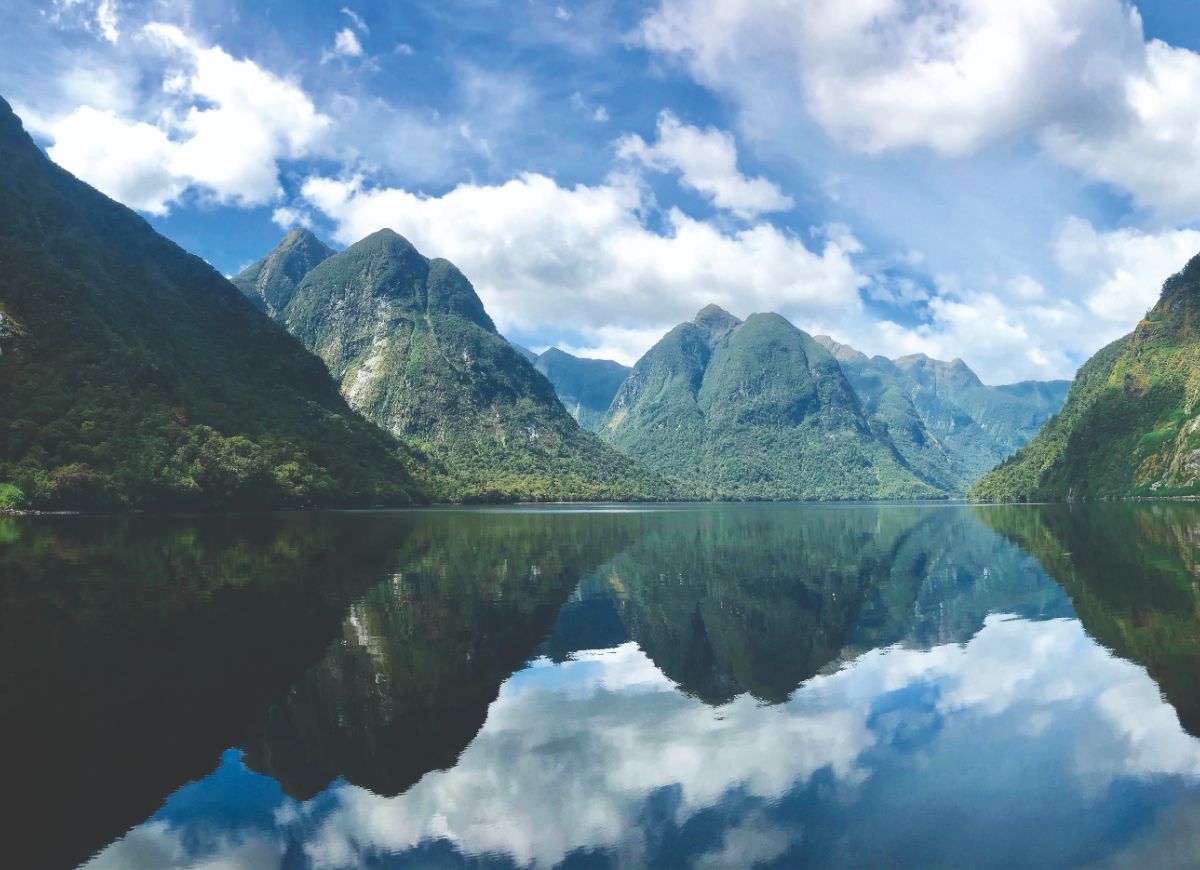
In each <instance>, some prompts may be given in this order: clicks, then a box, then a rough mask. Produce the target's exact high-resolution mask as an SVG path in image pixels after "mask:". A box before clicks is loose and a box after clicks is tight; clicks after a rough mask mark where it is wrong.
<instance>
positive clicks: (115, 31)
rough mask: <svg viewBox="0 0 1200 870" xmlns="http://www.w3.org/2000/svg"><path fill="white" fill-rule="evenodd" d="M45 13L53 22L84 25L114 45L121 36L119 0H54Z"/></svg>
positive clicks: (63, 25) (60, 25) (65, 25)
mask: <svg viewBox="0 0 1200 870" xmlns="http://www.w3.org/2000/svg"><path fill="white" fill-rule="evenodd" d="M43 14H44V15H45V16H46V18H47V20H49V21H50V23H51V24H54V25H56V26H59V27H67V26H77V27H83V28H84V29H86V30H88V31H90V32H92V33H97V34H99V36H100V38H102V39H104V40H105V41H106V42H110V43H112V44H114V45H115V44H116V43H117V42H118V41H119V40H120V38H121V31H120V24H121V20H120V14H119V13H118V11H117V0H52V2H51V3H50V4H49V8H48V9H47V10H46V11H44V12H43Z"/></svg>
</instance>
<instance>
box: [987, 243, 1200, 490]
mask: <svg viewBox="0 0 1200 870" xmlns="http://www.w3.org/2000/svg"><path fill="white" fill-rule="evenodd" d="M1198 399H1200V257H1195V258H1193V259H1192V260H1191V262H1189V263H1188V264H1187V266H1186V267H1185V268H1184V269H1183V271H1182V272H1179V273H1178V274H1176V275H1173V276H1172V277H1170V278H1168V279H1167V281H1166V283H1165V284H1164V285H1163V289H1162V294H1161V296H1160V298H1159V300H1158V303H1157V304H1156V305H1155V306H1154V307H1153V308H1152V309H1150V311H1149V313H1148V314H1147V315H1146V317H1145V319H1144V320H1142V322H1141V323H1139V324H1138V325H1137V328H1136V329H1135V330H1134V331H1133V332H1131V333H1130V334H1129V335H1127V336H1125V337H1124V338H1121V339H1118V340H1117V341H1115V342H1113V343H1112V344H1110V345H1108V346H1107V347H1105V348H1103V349H1102V350H1100V351H1099V352H1098V353H1097V354H1096V355H1095V356H1093V357H1092V358H1091V359H1090V360H1088V361H1087V362H1086V363H1084V365H1083V367H1082V368H1080V370H1079V374H1078V375H1077V376H1076V378H1075V383H1074V385H1073V386H1072V387H1071V392H1070V395H1069V396H1068V397H1067V403H1066V405H1064V406H1063V409H1062V411H1061V412H1060V413H1059V414H1058V415H1057V416H1056V417H1054V418H1053V419H1051V420H1050V421H1049V422H1048V423H1047V424H1046V425H1045V427H1043V429H1042V431H1041V432H1039V433H1038V436H1037V437H1036V438H1034V439H1033V440H1032V441H1030V442H1029V444H1027V445H1026V446H1025V447H1024V448H1022V449H1021V450H1019V451H1018V452H1017V453H1016V454H1015V455H1014V456H1012V457H1011V458H1010V459H1009V460H1007V461H1006V462H1004V463H1003V464H1001V465H1000V466H998V467H997V468H995V469H993V470H992V471H990V472H988V473H987V474H986V475H984V476H983V477H982V478H981V479H980V480H979V482H978V483H976V484H975V486H974V487H972V488H971V491H970V493H969V494H970V496H971V498H973V499H976V500H980V501H1057V500H1061V499H1072V498H1111V497H1123V496H1146V495H1160V496H1166V495H1194V494H1197V493H1200V405H1198V403H1197V400H1198Z"/></svg>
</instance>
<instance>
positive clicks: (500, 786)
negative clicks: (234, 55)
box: [91, 614, 1200, 867]
mask: <svg viewBox="0 0 1200 870" xmlns="http://www.w3.org/2000/svg"><path fill="white" fill-rule="evenodd" d="M368 640H369V639H368ZM1064 663H1069V666H1064ZM1039 735H1042V736H1041V739H1036V740H1035V739H1030V738H1031V737H1037V736H1039ZM906 741H908V742H907V745H906ZM914 742H915V743H916V744H918V745H914ZM980 745H988V746H990V747H993V749H994V752H993V753H991V755H990V757H989V758H980V757H979V755H978V747H979V746H980ZM1014 757H1015V758H1019V759H1020V760H1021V762H1022V764H1021V765H1018V766H1017V767H1016V768H1011V767H1009V765H1010V764H1011V760H1012V759H1013V758H1014ZM964 762H966V763H964ZM1030 771H1033V772H1034V773H1033V774H1032V776H1033V777H1034V779H1033V780H1032V781H1031V780H1030V778H1029V777H1030V775H1031V774H1030ZM818 774H820V775H821V776H820V782H821V785H820V788H819V789H817V790H816V791H815V792H810V793H809V795H810V799H811V800H813V801H815V802H816V803H817V807H816V808H815V809H816V810H817V812H816V814H815V815H816V817H817V818H819V819H820V820H821V822H820V823H821V824H822V825H824V826H825V829H826V830H829V829H830V828H832V829H834V830H835V831H836V832H837V833H838V834H839V835H840V836H839V839H840V840H842V841H843V842H844V843H845V844H846V845H847V846H848V847H850V844H852V843H853V844H854V846H853V847H852V848H851V851H849V852H845V853H841V854H843V862H844V863H852V864H874V863H879V858H880V856H881V855H889V856H891V860H893V861H895V860H896V856H897V855H902V856H909V858H910V861H909V863H912V860H911V859H912V857H913V856H914V855H917V854H921V855H925V856H926V857H927V859H930V862H931V863H936V864H941V863H956V862H955V861H954V860H953V859H951V858H950V856H957V859H958V860H957V863H962V860H963V859H962V855H963V854H972V853H974V852H975V851H976V850H980V849H981V848H984V847H983V846H981V844H979V843H974V844H972V845H970V846H966V845H965V844H964V842H963V838H964V837H971V836H973V834H972V832H971V831H947V830H942V829H940V828H934V827H927V828H923V830H925V831H929V830H936V831H937V836H936V837H935V838H933V840H936V842H932V841H931V842H929V843H926V844H925V848H926V849H927V850H931V851H924V852H912V851H911V850H913V849H914V848H916V849H921V848H922V846H921V845H920V844H917V843H914V841H913V829H912V828H911V826H910V825H909V824H907V823H906V822H905V821H903V820H899V821H898V823H897V824H891V823H890V821H889V820H888V819H887V818H886V817H885V816H883V815H880V814H878V813H875V812H871V811H870V808H878V807H880V806H887V805H889V799H890V800H892V801H894V799H895V795H896V794H903V795H905V799H906V800H907V801H908V802H909V805H910V806H911V807H913V808H914V812H915V813H917V814H918V815H920V814H921V813H923V812H928V813H930V814H932V815H931V816H930V818H940V817H941V816H940V814H941V813H944V812H945V808H946V807H947V806H949V805H950V804H951V803H953V802H954V801H961V800H963V799H964V795H965V796H966V799H973V798H974V797H975V796H976V795H977V794H978V795H986V799H987V800H988V801H989V802H991V803H992V804H994V805H996V806H1000V807H1003V806H1006V805H1011V804H1018V803H1019V804H1020V805H1021V806H1022V807H1024V808H1027V809H1028V810H1029V814H1030V815H1029V817H1030V818H1037V817H1038V814H1039V813H1040V812H1048V811H1049V810H1051V809H1052V810H1053V812H1049V817H1052V820H1050V821H1048V822H1047V824H1049V825H1059V824H1061V823H1062V820H1063V819H1064V818H1066V819H1070V818H1071V817H1072V814H1078V815H1079V816H1081V817H1082V816H1083V815H1085V814H1092V813H1104V812H1113V811H1114V810H1115V809H1119V808H1120V806H1121V804H1120V801H1121V800H1122V799H1123V798H1122V795H1127V794H1128V791H1126V790H1125V789H1124V788H1122V787H1121V785H1119V784H1121V783H1123V782H1126V783H1127V782H1131V781H1134V782H1138V783H1139V786H1138V788H1139V789H1144V788H1153V787H1154V784H1155V783H1160V784H1162V786H1161V787H1163V788H1165V789H1167V790H1168V792H1167V793H1172V792H1173V793H1175V794H1177V793H1178V791H1177V789H1178V787H1179V785H1180V784H1194V783H1195V782H1196V781H1197V780H1198V779H1200V741H1197V740H1196V739H1195V738H1193V737H1191V736H1190V735H1188V734H1187V733H1186V732H1185V731H1184V730H1183V729H1182V728H1181V727H1180V723H1179V720H1178V717H1177V716H1176V714H1175V711H1174V709H1173V708H1172V707H1171V706H1170V705H1169V704H1168V703H1167V702H1166V701H1164V700H1163V698H1162V696H1161V694H1160V693H1159V691H1158V688H1157V686H1155V684H1154V682H1153V681H1152V680H1151V679H1150V677H1149V676H1148V675H1147V673H1146V672H1145V670H1143V669H1142V668H1140V667H1138V666H1135V665H1133V664H1131V663H1129V662H1127V661H1124V660H1121V659H1119V658H1116V657H1115V656H1113V655H1111V654H1110V653H1109V652H1108V651H1107V650H1106V649H1104V648H1103V647H1101V646H1100V645H1098V644H1097V643H1095V641H1093V640H1092V639H1091V638H1090V637H1089V636H1088V635H1087V633H1086V632H1085V631H1084V630H1083V627H1082V626H1081V625H1080V623H1079V622H1078V621H1077V620H1074V619H1058V620H1050V621H1044V622H1031V621H1026V620H1022V619H1016V618H1012V617H1006V616H1002V615H996V614H994V615H991V616H988V617H987V618H986V620H985V622H984V625H983V627H982V629H981V630H980V631H979V632H978V633H977V634H976V635H975V636H974V637H973V638H971V639H970V640H968V641H967V642H965V643H961V644H959V643H947V644H944V645H940V646H935V647H933V648H931V649H909V648H902V647H892V648H888V649H878V650H873V651H871V652H869V653H866V654H864V655H862V656H860V657H859V658H857V659H856V660H854V661H852V662H850V663H849V664H847V665H846V666H844V667H842V668H841V669H839V670H837V671H835V672H833V673H830V674H825V675H821V676H817V677H814V678H812V679H810V680H809V681H807V682H806V683H805V684H803V685H802V686H800V687H799V688H798V689H797V690H796V691H795V692H794V693H793V694H792V696H791V697H790V698H789V699H788V700H787V702H786V703H784V704H779V705H763V704H761V703H758V702H757V701H755V700H754V699H753V698H752V697H751V696H749V695H744V696H741V697H739V698H736V699H735V700H733V701H731V702H730V703H728V704H725V705H723V706H721V707H717V708H712V707H708V706H706V705H705V704H703V703H702V702H701V701H699V700H698V699H696V698H694V697H691V696H688V695H686V694H684V693H683V692H681V691H679V690H678V688H677V687H676V686H675V685H673V684H672V683H671V682H670V681H669V680H668V679H667V678H666V677H665V676H664V675H663V674H662V672H661V671H660V670H659V669H658V668H657V667H656V666H655V665H654V663H653V662H652V661H651V660H650V659H649V658H648V657H647V656H646V654H645V653H644V652H643V651H642V650H641V649H640V648H638V646H637V645H636V644H634V643H628V642H627V643H624V644H621V645H619V646H617V647H615V648H612V649H608V650H588V651H581V652H578V653H576V654H574V656H573V657H572V658H570V659H568V660H567V661H564V662H560V663H553V662H550V661H549V660H547V659H538V660H536V661H535V662H533V663H532V664H531V666H529V667H527V668H526V669H524V670H522V671H520V672H518V673H516V674H514V675H513V676H512V677H511V678H510V679H509V680H507V681H506V682H505V683H504V684H503V686H502V687H501V688H500V691H499V695H498V697H497V699H496V701H495V702H494V703H493V704H492V705H491V707H490V708H489V710H488V716H487V721H486V722H485V724H484V726H483V728H482V730H481V731H480V732H479V734H478V735H477V736H476V737H475V738H474V740H473V741H472V742H471V744H470V745H469V746H468V747H467V748H466V749H465V750H464V751H463V753H462V754H461V756H460V757H459V759H458V761H457V763H456V764H455V766H454V767H453V768H451V769H449V770H438V771H432V772H430V773H428V774H427V775H426V776H424V777H423V778H422V779H421V780H420V781H419V782H418V783H417V784H416V785H414V786H413V787H412V788H411V789H409V790H408V791H407V792H405V793H404V794H402V795H399V796H396V797H382V796H378V795H374V794H372V793H371V792H369V791H367V790H366V789H363V788H360V787H357V786H353V785H349V784H346V783H341V782H339V783H336V784H334V785H333V786H331V788H330V789H329V790H328V791H327V792H326V793H324V794H323V795H321V796H319V797H318V798H316V799H315V800H313V801H311V802H309V803H308V804H305V805H295V804H292V803H291V802H288V801H286V800H285V801H284V802H283V803H281V804H280V805H279V808H278V809H277V810H276V812H275V814H274V820H275V825H276V826H277V827H276V828H275V829H272V828H270V827H269V826H267V827H265V828H264V829H255V828H254V827H253V824H254V822H249V823H243V824H247V827H246V828H245V829H238V828H236V827H235V828H234V829H233V830H230V831H211V830H205V822H206V820H205V819H203V818H201V819H200V820H198V821H196V822H193V823H192V825H191V826H188V818H187V816H186V815H185V814H179V813H175V814H172V816H171V818H172V819H173V821H172V823H170V824H168V823H164V822H162V821H150V822H148V823H146V824H145V825H143V826H141V827H139V828H135V829H134V830H133V831H132V832H131V833H130V834H129V835H127V836H126V837H125V838H123V839H122V840H120V841H118V842H117V843H116V844H114V845H113V846H111V847H109V849H107V850H105V851H104V852H102V853H100V855H99V856H98V857H97V858H96V859H95V860H94V862H93V864H92V865H91V866H96V867H107V866H148V865H149V864H151V863H153V864H154V866H163V867H167V866H180V867H182V866H243V865H244V862H245V861H246V859H247V858H249V857H253V859H254V860H257V861H262V862H264V863H263V864H262V866H275V862H276V861H277V860H278V854H279V848H280V845H279V844H281V843H285V842H286V843H290V844H294V845H295V846H298V847H300V848H302V849H303V851H304V856H305V858H306V859H307V860H308V861H309V862H311V863H312V864H313V865H314V866H316V867H350V866H358V865H361V864H362V863H364V862H365V861H366V860H367V859H368V858H369V857H372V856H376V855H379V854H388V855H393V856H395V857H396V858H397V859H398V860H403V857H406V856H403V854H402V853H403V852H405V851H406V850H408V849H413V848H417V847H421V846H428V845H429V844H430V843H432V842H434V841H441V842H442V843H443V844H448V845H450V846H452V847H453V848H454V849H456V850H457V851H458V852H460V853H461V854H463V855H472V856H473V855H491V856H500V855H503V856H507V857H508V858H510V859H511V860H512V861H513V862H515V863H516V864H519V865H521V866H554V865H556V864H557V863H558V862H560V861H562V860H563V859H565V858H566V857H567V856H568V855H571V854H573V853H577V852H578V851H580V850H590V849H603V850H606V851H608V852H609V854H614V855H619V856H620V857H621V858H622V859H623V861H624V863H627V864H633V865H641V864H645V863H647V862H649V861H650V860H652V858H653V856H652V855H651V854H649V853H648V851H647V846H648V844H647V839H648V838H643V837H639V836H637V832H639V831H641V830H642V829H643V827H644V825H645V820H646V818H647V813H646V810H647V806H648V804H647V802H648V801H649V800H651V799H652V796H654V795H661V794H663V793H664V792H669V793H670V794H671V795H672V800H671V801H669V802H660V803H658V804H657V805H656V806H657V810H658V811H659V812H663V813H666V814H667V816H666V818H665V819H664V821H665V822H667V823H668V824H672V825H674V826H676V827H678V828H683V827H684V826H685V825H687V824H688V823H689V822H691V821H693V820H695V819H696V818H697V817H698V816H699V815H700V814H701V813H704V812H706V811H711V810H714V809H715V810H717V811H716V812H711V813H710V814H709V815H708V816H707V817H706V818H707V821H706V825H718V826H720V827H718V828H716V829H713V833H714V835H715V836H714V838H713V839H714V845H713V846H710V847H709V851H708V852H707V853H706V854H705V855H704V856H703V857H702V859H701V866H704V865H715V866H729V865H731V864H732V865H737V866H749V865H750V864H751V863H753V862H754V861H755V860H769V859H772V858H779V857H782V856H783V855H784V854H786V852H787V850H788V849H789V848H790V847H792V846H793V845H794V844H797V843H799V844H801V845H802V844H803V843H804V842H805V840H806V838H807V837H808V836H809V835H811V834H814V833H816V832H813V831H806V830H805V829H804V826H805V814H803V813H800V814H797V813H795V812H785V813H778V812H773V811H772V808H774V807H778V806H779V805H780V802H781V801H782V800H784V799H785V798H787V797H788V796H790V795H795V794H797V793H803V791H804V790H805V789H806V788H808V786H809V784H810V783H811V782H813V781H814V778H815V777H816V776H817V775H818ZM1168 778H1170V780H1169V781H1167V782H1165V783H1164V780H1168ZM1114 784H1118V785H1117V787H1116V788H1114ZM1031 785H1036V786H1037V787H1036V788H1030V786H1031ZM185 788H186V787H185ZM1143 794H1145V793H1144V792H1143ZM951 795H952V796H953V801H951V800H950V796H951ZM727 799H729V800H727ZM864 807H865V808H868V810H867V812H865V813H864V811H863V808H864ZM250 818H253V816H250ZM1013 823H1014V825H1016V826H1022V825H1024V826H1026V830H1028V828H1027V826H1028V824H1029V822H1028V820H1027V819H1020V820H1014V822H1013ZM860 824H869V825H871V826H872V828H871V831H870V836H867V837H861V838H856V837H855V834H856V832H858V831H861V830H862V829H861V828H859V827H856V825H860ZM1066 829H1067V830H1076V836H1075V837H1067V838H1065V839H1064V838H1063V837H1062V836H1061V833H1062V832H1061V830H1060V831H1058V834H1059V836H1057V837H1047V838H1046V841H1047V842H1050V841H1053V843H1054V848H1055V851H1054V852H1053V855H1054V856H1056V857H1055V858H1054V860H1057V861H1059V862H1061V861H1062V860H1063V858H1062V856H1063V855H1069V854H1073V850H1076V849H1078V850H1081V852H1080V854H1085V853H1087V850H1088V849H1090V847H1091V846H1092V845H1093V843H1092V842H1091V841H1090V839H1089V838H1090V837H1091V836H1092V832H1091V831H1090V830H1089V829H1087V827H1086V826H1079V827H1077V828H1075V827H1073V826H1070V825H1068V826H1067V828H1066ZM1012 830H1013V831H1015V830H1016V828H1013V829H1012ZM990 831H991V835H992V836H995V837H998V838H1001V839H1003V838H1004V837H1006V836H1010V835H1011V833H1012V831H1010V830H1007V829H1006V828H1005V827H1004V825H1003V824H1002V825H1000V826H999V828H997V827H995V826H991V827H990ZM1034 839H1039V838H1038V837H1035V838H1034ZM818 848H819V847H818ZM939 849H944V851H938V850H939ZM963 849H970V850H971V851H970V852H964V851H962V850H963ZM859 850H861V851H859ZM872 850H877V851H872ZM1046 854H1050V853H1046ZM932 856H936V857H932ZM939 857H940V858H941V859H942V860H938V858H939ZM201 862H204V863H201ZM253 866H259V865H253Z"/></svg>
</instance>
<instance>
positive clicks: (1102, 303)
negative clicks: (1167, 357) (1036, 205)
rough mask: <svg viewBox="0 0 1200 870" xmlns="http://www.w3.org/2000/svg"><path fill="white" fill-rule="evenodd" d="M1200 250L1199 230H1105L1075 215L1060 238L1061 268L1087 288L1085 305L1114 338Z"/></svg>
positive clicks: (1136, 317)
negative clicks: (1113, 331) (1113, 332)
mask: <svg viewBox="0 0 1200 870" xmlns="http://www.w3.org/2000/svg"><path fill="white" fill-rule="evenodd" d="M1197 253H1200V232H1198V231H1196V230H1186V229H1185V230H1167V231H1164V232H1160V233H1146V232H1141V231H1139V230H1133V229H1124V230H1115V231H1113V232H1109V233H1100V232H1097V231H1096V229H1095V228H1094V227H1093V226H1092V225H1091V224H1090V223H1088V222H1087V221H1084V220H1081V219H1079V218H1071V219H1070V220H1068V221H1067V222H1066V224H1065V226H1064V227H1063V231H1062V233H1061V234H1060V235H1059V237H1058V240H1057V241H1056V243H1055V255H1056V257H1057V259H1058V262H1059V264H1060V266H1061V267H1062V269H1063V270H1064V271H1065V272H1066V273H1067V274H1068V275H1069V276H1070V277H1071V278H1072V279H1073V280H1074V281H1075V282H1077V283H1078V284H1079V285H1081V286H1083V287H1085V288H1087V289H1086V291H1085V292H1086V295H1085V297H1084V304H1085V305H1086V306H1087V308H1088V311H1089V312H1090V313H1091V314H1092V315H1094V316H1096V317H1098V318H1101V319H1102V320H1103V321H1104V322H1105V324H1106V325H1107V327H1108V329H1109V330H1110V331H1112V330H1116V333H1115V334H1114V335H1113V338H1116V337H1117V336H1118V335H1123V334H1124V333H1126V332H1128V331H1129V330H1130V329H1131V328H1132V327H1133V325H1134V324H1135V323H1137V322H1138V321H1139V320H1140V319H1141V318H1142V317H1143V316H1144V315H1145V313H1146V309H1148V308H1150V307H1151V306H1152V305H1154V303H1155V302H1156V301H1157V300H1158V295H1159V291H1160V290H1161V289H1162V284H1163V281H1164V280H1166V278H1167V277H1168V276H1170V275H1172V274H1174V273H1175V272H1178V271H1179V270H1180V269H1182V268H1183V266H1184V264H1186V263H1187V261H1188V260H1189V259H1191V258H1192V257H1194V256H1195V255H1196V254H1197Z"/></svg>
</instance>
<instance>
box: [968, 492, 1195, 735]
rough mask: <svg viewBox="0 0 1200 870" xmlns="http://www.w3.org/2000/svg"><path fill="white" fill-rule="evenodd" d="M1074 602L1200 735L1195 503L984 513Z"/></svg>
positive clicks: (990, 509) (1096, 632)
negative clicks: (1144, 671)
mask: <svg viewBox="0 0 1200 870" xmlns="http://www.w3.org/2000/svg"><path fill="white" fill-rule="evenodd" d="M975 511H976V514H977V515H978V516H979V517H980V519H982V520H983V522H985V523H987V524H988V525H989V526H990V527H991V528H993V529H995V530H996V531H997V532H999V533H1001V534H1003V535H1005V536H1006V537H1008V538H1009V539H1011V540H1012V541H1014V542H1016V543H1017V544H1019V545H1020V546H1021V547H1022V548H1023V549H1024V550H1026V551H1027V552H1028V553H1030V554H1031V555H1032V556H1034V557H1035V558H1036V559H1038V561H1039V562H1040V563H1041V564H1042V566H1043V567H1044V568H1045V570H1046V572H1047V573H1048V574H1049V575H1050V576H1051V577H1052V578H1054V580H1055V581H1056V582H1058V583H1059V584H1060V585H1061V586H1062V587H1063V588H1064V589H1065V590H1066V591H1067V594H1068V595H1069V596H1070V597H1071V602H1072V604H1073V605H1074V607H1075V612H1076V614H1077V615H1078V616H1079V619H1080V621H1081V622H1082V623H1083V626H1084V628H1085V629H1087V632H1088V633H1089V634H1090V635H1091V636H1092V637H1094V638H1095V639H1096V640H1097V641H1099V642H1100V643H1101V644H1103V645H1104V646H1106V647H1108V648H1109V649H1111V650H1112V651H1113V652H1115V653H1116V654H1117V655H1119V656H1121V657H1122V658H1125V659H1128V660H1130V661H1132V662H1136V663H1137V664H1139V665H1142V666H1143V667H1145V668H1146V670H1147V671H1148V672H1149V674H1150V676H1151V677H1152V678H1153V679H1154V681H1155V682H1156V683H1158V686H1159V688H1160V689H1161V691H1162V693H1163V695H1164V696H1165V697H1166V699H1167V700H1168V701H1169V702H1170V703H1171V705H1172V706H1173V707H1174V708H1175V711H1176V713H1178V715H1179V721H1180V723H1181V724H1182V725H1183V727H1184V728H1185V729H1186V730H1187V731H1188V732H1189V733H1190V734H1192V735H1195V736H1200V593H1198V592H1197V586H1198V583H1200V560H1198V559H1197V553H1198V552H1200V550H1198V548H1200V512H1198V511H1197V510H1196V506H1195V505H1191V504H1153V505H1151V504H1098V505H1089V506H1088V507H1087V509H1086V511H1084V510H1082V509H1076V508H1072V507H1071V506H1070V505H1029V506H1022V507H1008V506H1001V505H993V506H980V507H977V508H975Z"/></svg>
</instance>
